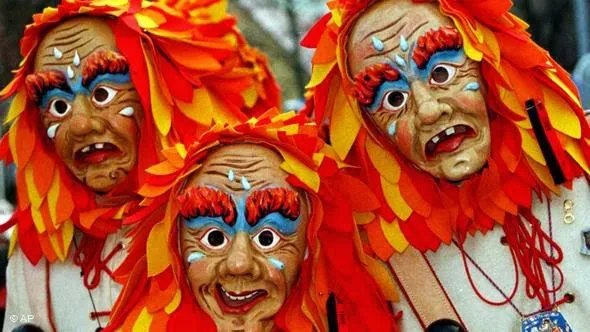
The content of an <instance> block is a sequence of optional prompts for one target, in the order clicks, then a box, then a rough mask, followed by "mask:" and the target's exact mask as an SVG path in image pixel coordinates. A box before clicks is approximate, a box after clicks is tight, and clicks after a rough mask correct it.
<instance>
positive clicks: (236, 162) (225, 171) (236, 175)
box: [187, 144, 294, 196]
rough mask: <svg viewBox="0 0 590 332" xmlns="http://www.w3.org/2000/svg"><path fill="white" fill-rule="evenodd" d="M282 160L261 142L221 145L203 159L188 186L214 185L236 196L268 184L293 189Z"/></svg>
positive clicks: (268, 185)
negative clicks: (258, 143)
mask: <svg viewBox="0 0 590 332" xmlns="http://www.w3.org/2000/svg"><path fill="white" fill-rule="evenodd" d="M282 163H283V158H282V157H281V155H280V154H279V153H277V152H276V151H274V150H272V149H270V148H268V147H266V146H263V145H254V144H232V145H227V146H223V147H221V148H219V149H217V150H216V151H215V152H213V153H211V155H209V156H208V157H207V158H206V160H204V162H203V166H202V167H201V168H200V169H199V171H198V172H197V173H196V174H195V175H193V176H192V177H191V178H189V180H188V183H187V187H194V186H213V187H216V188H218V189H221V190H223V191H226V192H227V193H229V194H232V195H235V196H241V195H243V194H244V193H246V192H249V191H255V190H259V189H262V188H267V187H281V188H288V189H294V188H293V187H292V186H291V185H290V184H289V183H288V182H287V176H288V175H289V174H288V173H287V172H285V171H284V170H282V169H281V164H282Z"/></svg>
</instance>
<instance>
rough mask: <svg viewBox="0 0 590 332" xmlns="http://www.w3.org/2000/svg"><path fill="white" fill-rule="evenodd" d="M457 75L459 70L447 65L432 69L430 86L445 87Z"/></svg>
mask: <svg viewBox="0 0 590 332" xmlns="http://www.w3.org/2000/svg"><path fill="white" fill-rule="evenodd" d="M456 73H457V68H455V67H453V66H451V65H446V64H440V65H437V66H436V67H434V68H432V71H431V72H430V84H434V85H444V84H447V83H449V82H450V81H451V80H452V79H453V78H454V77H455V74H456Z"/></svg>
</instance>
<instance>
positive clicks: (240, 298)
mask: <svg viewBox="0 0 590 332" xmlns="http://www.w3.org/2000/svg"><path fill="white" fill-rule="evenodd" d="M245 299H246V297H245V296H238V301H242V300H245Z"/></svg>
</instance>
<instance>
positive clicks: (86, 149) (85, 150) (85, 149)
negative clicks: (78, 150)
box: [82, 146, 90, 153]
mask: <svg viewBox="0 0 590 332" xmlns="http://www.w3.org/2000/svg"><path fill="white" fill-rule="evenodd" d="M88 151H90V146H87V147H85V148H84V149H82V152H83V153H86V152H88Z"/></svg>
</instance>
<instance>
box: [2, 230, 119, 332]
mask: <svg viewBox="0 0 590 332" xmlns="http://www.w3.org/2000/svg"><path fill="white" fill-rule="evenodd" d="M124 234H125V233H124V231H123V230H121V231H119V232H118V233H115V234H111V235H109V236H108V237H107V239H106V243H105V246H104V249H103V251H102V255H101V256H102V257H101V258H102V259H105V258H106V257H107V256H108V255H109V253H111V252H112V251H113V249H114V248H115V247H116V246H117V245H119V244H122V245H123V248H126V243H125V242H124V241H125V239H124ZM76 239H77V242H78V243H80V239H81V233H80V232H77V234H76ZM72 246H73V244H72ZM70 251H71V252H70V256H69V258H68V260H66V261H65V262H64V263H61V262H56V263H53V264H50V268H49V273H50V282H49V284H50V285H49V287H50V291H51V306H52V315H53V322H54V323H55V327H56V329H57V331H58V332H94V331H96V329H97V328H98V327H99V322H98V321H97V320H96V319H91V313H93V312H94V311H95V309H94V307H93V304H92V301H94V306H95V307H96V312H109V311H110V310H111V308H112V306H113V304H114V303H115V300H116V299H117V296H118V295H119V293H120V291H121V288H122V285H120V284H118V283H116V282H115V281H114V280H112V279H111V277H110V276H109V275H108V274H107V273H106V272H104V271H102V273H101V278H100V284H99V285H98V287H97V288H95V289H93V290H92V291H91V292H92V300H91V297H90V295H89V291H88V289H87V288H86V287H85V286H84V280H83V277H82V275H81V269H80V267H78V266H77V265H75V264H74V263H73V255H74V253H73V252H74V250H73V247H72V248H71V250H70ZM125 255H126V250H125V249H123V250H120V251H119V252H117V254H115V255H114V256H113V257H112V258H111V259H110V260H109V261H108V263H107V264H106V265H107V267H108V268H109V269H110V270H111V271H115V270H116V269H117V267H118V266H119V265H120V264H121V263H122V261H123V260H124V258H125ZM46 264H47V261H46V260H45V259H41V261H40V262H39V263H38V264H37V265H36V266H33V265H32V264H31V263H30V262H29V261H28V259H27V258H26V257H25V256H24V254H23V253H22V251H21V250H19V249H18V247H17V248H16V249H15V251H14V253H13V255H12V256H11V257H10V259H9V260H8V268H7V271H6V287H7V293H8V295H7V300H6V316H5V319H4V330H3V331H7V332H10V331H12V329H14V328H15V327H18V326H21V325H24V324H27V323H29V324H33V325H36V326H38V327H40V328H41V329H43V330H44V331H46V332H53V330H52V328H51V325H50V322H49V316H48V313H49V307H48V303H47V286H48V285H47V273H46ZM99 319H100V326H101V327H105V326H106V325H107V323H108V316H101V317H100V318H99Z"/></svg>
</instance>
